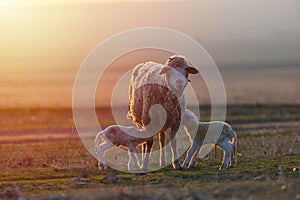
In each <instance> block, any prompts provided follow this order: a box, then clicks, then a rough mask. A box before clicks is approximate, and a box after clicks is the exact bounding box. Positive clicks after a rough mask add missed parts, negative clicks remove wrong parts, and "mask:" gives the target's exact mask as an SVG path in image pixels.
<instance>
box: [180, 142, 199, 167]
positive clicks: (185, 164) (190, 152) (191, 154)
mask: <svg viewBox="0 0 300 200" xmlns="http://www.w3.org/2000/svg"><path fill="white" fill-rule="evenodd" d="M199 148H200V144H198V143H197V141H193V143H192V145H191V147H190V148H189V150H188V152H187V155H186V158H185V160H184V162H183V165H182V168H183V169H187V168H188V167H189V166H190V161H191V160H194V157H196V155H197V154H196V153H195V152H198V150H199Z"/></svg>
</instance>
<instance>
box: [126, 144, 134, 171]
mask: <svg viewBox="0 0 300 200" xmlns="http://www.w3.org/2000/svg"><path fill="white" fill-rule="evenodd" d="M127 147H128V157H129V159H128V171H133V167H134V154H135V148H134V146H133V145H132V143H131V142H130V143H128V144H127Z"/></svg>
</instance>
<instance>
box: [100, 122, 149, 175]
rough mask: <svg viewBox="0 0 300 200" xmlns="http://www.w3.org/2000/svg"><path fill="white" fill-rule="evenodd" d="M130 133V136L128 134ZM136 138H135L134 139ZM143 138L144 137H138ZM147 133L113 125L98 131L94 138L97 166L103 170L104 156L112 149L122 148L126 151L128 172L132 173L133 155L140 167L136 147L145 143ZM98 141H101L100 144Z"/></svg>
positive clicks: (104, 167) (133, 128) (129, 127)
mask: <svg viewBox="0 0 300 200" xmlns="http://www.w3.org/2000/svg"><path fill="white" fill-rule="evenodd" d="M129 133H130V134H129ZM135 136H136V137H135ZM140 136H144V137H140ZM146 136H147V133H146V132H145V131H143V130H138V129H137V128H136V127H133V126H120V125H113V126H109V127H107V128H106V129H105V130H103V131H100V132H99V133H98V134H97V136H96V138H95V149H96V154H97V155H98V161H99V162H98V166H99V168H100V170H105V169H106V166H105V165H104V163H105V161H104V154H105V152H106V151H107V150H108V149H110V148H112V147H115V146H117V147H119V146H123V147H126V148H127V149H128V155H129V161H128V171H132V170H133V167H134V155H136V158H137V164H138V165H139V166H140V164H141V161H140V158H139V157H138V155H137V154H136V153H140V151H139V148H137V146H138V145H141V144H143V143H145V142H146V141H147V138H146ZM100 141H102V143H101V144H99V143H100Z"/></svg>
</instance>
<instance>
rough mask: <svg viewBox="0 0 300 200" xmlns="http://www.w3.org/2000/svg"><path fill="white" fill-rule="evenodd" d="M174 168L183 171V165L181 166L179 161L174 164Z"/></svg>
mask: <svg viewBox="0 0 300 200" xmlns="http://www.w3.org/2000/svg"><path fill="white" fill-rule="evenodd" d="M173 168H174V169H175V170H181V169H182V168H181V165H180V164H179V161H178V160H176V161H175V162H174V163H173Z"/></svg>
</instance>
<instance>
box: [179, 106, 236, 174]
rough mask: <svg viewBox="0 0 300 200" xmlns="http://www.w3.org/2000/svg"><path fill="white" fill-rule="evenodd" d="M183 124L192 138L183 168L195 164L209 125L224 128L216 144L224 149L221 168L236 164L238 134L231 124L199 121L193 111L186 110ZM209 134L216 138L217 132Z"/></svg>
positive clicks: (213, 127)
mask: <svg viewBox="0 0 300 200" xmlns="http://www.w3.org/2000/svg"><path fill="white" fill-rule="evenodd" d="M182 125H183V127H184V129H185V131H186V133H187V134H188V136H189V138H190V140H191V146H190V148H189V150H188V152H187V156H186V158H185V160H184V162H183V165H182V168H183V169H187V168H189V167H191V166H193V165H194V164H195V162H196V157H197V154H198V152H199V150H200V147H201V145H202V144H203V140H204V138H205V136H206V133H207V131H208V127H209V126H211V128H212V130H213V129H219V130H222V131H221V134H220V136H219V138H218V139H217V142H216V145H217V146H218V147H220V148H221V149H223V155H224V156H223V161H222V165H221V166H220V168H219V170H222V169H226V168H228V167H229V162H230V166H231V167H235V166H236V163H237V160H236V145H237V135H236V133H235V132H234V131H233V130H232V128H231V127H230V125H229V124H227V123H225V122H221V121H211V122H199V121H198V119H197V117H196V116H195V114H194V113H193V112H191V111H190V110H186V111H185V112H184V114H183V117H182ZM208 134H212V135H211V136H212V137H210V138H214V137H215V136H214V134H217V133H216V132H209V133H208ZM191 159H192V162H191Z"/></svg>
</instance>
